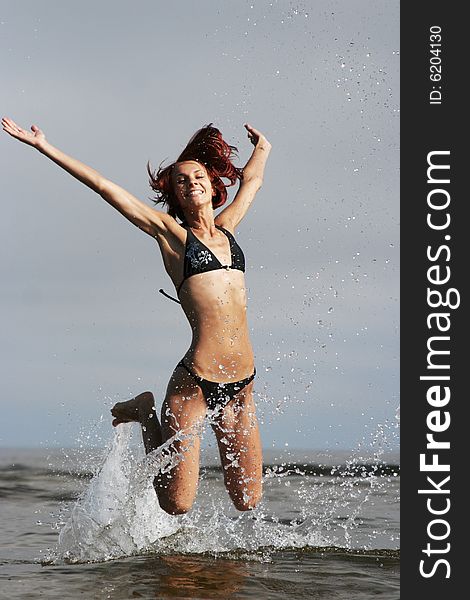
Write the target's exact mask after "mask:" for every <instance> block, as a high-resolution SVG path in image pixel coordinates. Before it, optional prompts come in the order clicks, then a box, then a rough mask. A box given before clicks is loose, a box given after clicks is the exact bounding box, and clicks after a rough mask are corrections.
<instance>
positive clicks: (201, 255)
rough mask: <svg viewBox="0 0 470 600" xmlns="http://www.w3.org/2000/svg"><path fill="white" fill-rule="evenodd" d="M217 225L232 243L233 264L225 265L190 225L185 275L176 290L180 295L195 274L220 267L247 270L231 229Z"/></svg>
mask: <svg viewBox="0 0 470 600" xmlns="http://www.w3.org/2000/svg"><path fill="white" fill-rule="evenodd" d="M216 227H217V229H220V231H222V232H223V233H224V234H225V235H226V236H227V238H228V241H229V244H230V257H231V258H230V260H231V264H230V265H223V264H222V263H221V262H220V260H219V259H218V258H217V257H216V256H215V254H214V253H213V252H212V251H211V250H210V249H209V248H208V247H207V246H206V245H205V244H203V243H202V242H201V240H199V239H198V238H197V237H196V236H195V235H194V233H193V232H192V231H191V229H190V228H189V227H188V228H187V231H188V234H187V236H186V246H185V250H184V277H183V281H182V282H181V283H180V284H179V286H178V288H177V290H176V292H177V294H178V296H179V293H180V290H181V287H182V285H183V283H184V282H185V281H186V279H188V278H189V277H192V276H193V275H199V273H207V272H208V271H216V270H218V269H227V270H228V269H237V270H238V271H242V272H243V273H244V272H245V256H244V254H243V250H242V249H241V248H240V246H239V245H238V244H237V242H236V240H235V238H234V237H233V235H232V234H231V233H230V231H227V230H226V229H224V228H223V227H221V226H220V225H216ZM160 292H161V293H162V294H163V295H164V296H166V297H167V298H170V299H171V300H174V301H175V302H178V300H176V299H175V298H173V297H172V296H169V295H168V294H167V293H166V292H164V291H163V290H160Z"/></svg>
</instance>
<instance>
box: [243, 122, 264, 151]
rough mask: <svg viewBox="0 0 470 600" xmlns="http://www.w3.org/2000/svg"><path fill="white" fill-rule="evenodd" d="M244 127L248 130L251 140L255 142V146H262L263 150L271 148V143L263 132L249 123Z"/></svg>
mask: <svg viewBox="0 0 470 600" xmlns="http://www.w3.org/2000/svg"><path fill="white" fill-rule="evenodd" d="M244 127H245V129H246V130H247V131H248V137H249V139H250V142H251V143H252V144H253V146H255V147H261V148H262V149H263V150H270V149H271V144H270V143H269V142H268V140H267V139H266V138H265V137H264V135H263V134H262V133H261V131H258V130H257V129H255V128H254V127H252V126H251V125H249V124H248V123H245V125H244Z"/></svg>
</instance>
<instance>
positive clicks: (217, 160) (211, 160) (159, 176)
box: [147, 123, 243, 221]
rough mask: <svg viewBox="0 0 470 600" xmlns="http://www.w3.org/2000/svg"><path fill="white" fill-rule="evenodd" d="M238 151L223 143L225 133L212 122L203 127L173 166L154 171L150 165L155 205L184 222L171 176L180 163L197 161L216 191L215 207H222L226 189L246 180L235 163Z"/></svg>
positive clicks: (225, 198) (213, 203) (148, 168)
mask: <svg viewBox="0 0 470 600" xmlns="http://www.w3.org/2000/svg"><path fill="white" fill-rule="evenodd" d="M237 152H238V150H237V148H236V147H235V146H230V145H229V144H227V142H225V141H224V139H223V138H222V134H221V133H220V131H219V130H218V129H217V128H216V127H212V123H210V124H209V125H206V126H205V127H202V128H201V129H199V130H198V131H196V133H195V134H194V135H193V137H192V138H191V139H190V140H189V142H188V144H187V145H186V148H185V149H184V150H183V152H181V154H180V155H179V156H178V158H177V160H176V161H175V162H174V163H171V164H170V165H168V166H167V167H164V168H162V164H163V163H160V166H159V168H158V170H157V171H152V169H151V167H150V164H147V171H148V174H149V177H150V179H149V183H150V187H151V188H152V190H153V191H154V192H155V196H156V199H155V200H154V202H155V203H156V204H163V205H166V206H167V212H168V214H170V215H171V216H172V217H174V218H176V217H178V218H179V219H180V220H181V221H185V216H184V213H183V211H182V210H181V208H180V205H179V203H178V200H177V198H176V194H175V191H174V188H173V181H172V174H173V169H174V167H175V165H176V164H177V163H180V162H185V161H188V160H194V161H196V162H198V163H200V164H202V165H204V167H205V168H206V171H207V174H208V175H209V179H210V180H211V183H212V187H213V188H214V190H215V195H214V196H213V197H212V207H213V208H218V207H219V206H222V205H223V204H225V202H226V200H227V188H228V187H230V186H232V185H235V183H236V181H237V179H238V180H240V181H241V180H242V178H243V170H242V169H238V168H237V167H235V166H234V165H233V163H232V158H234V157H235V156H236V155H237ZM222 177H224V178H225V179H228V180H229V181H230V183H228V184H225V183H224V182H223V181H222V179H221V178H222Z"/></svg>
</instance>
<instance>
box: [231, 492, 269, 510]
mask: <svg viewBox="0 0 470 600" xmlns="http://www.w3.org/2000/svg"><path fill="white" fill-rule="evenodd" d="M262 496H263V490H262V488H261V486H259V487H256V488H253V489H249V490H247V489H244V490H241V492H236V493H233V492H232V493H231V494H230V497H231V499H232V502H233V504H234V506H235V508H236V509H237V510H239V511H242V512H244V511H247V510H253V509H254V508H256V507H257V506H258V504H259V502H260V500H261V498H262Z"/></svg>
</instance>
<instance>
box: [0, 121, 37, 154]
mask: <svg viewBox="0 0 470 600" xmlns="http://www.w3.org/2000/svg"><path fill="white" fill-rule="evenodd" d="M2 126H3V131H6V132H7V133H8V134H9V135H11V136H12V137H14V138H16V139H17V140H19V141H20V142H23V143H24V144H28V146H33V148H39V147H40V146H41V144H43V143H44V142H45V141H46V136H45V135H44V133H43V132H42V131H41V130H40V129H39V127H37V125H32V126H31V131H32V133H30V132H29V131H26V129H22V128H21V127H19V126H18V125H17V124H16V123H15V121H13V120H12V119H9V118H8V117H3V118H2Z"/></svg>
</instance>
